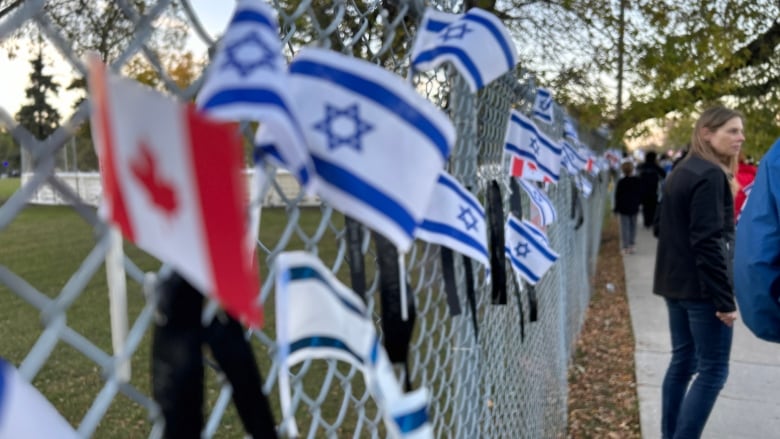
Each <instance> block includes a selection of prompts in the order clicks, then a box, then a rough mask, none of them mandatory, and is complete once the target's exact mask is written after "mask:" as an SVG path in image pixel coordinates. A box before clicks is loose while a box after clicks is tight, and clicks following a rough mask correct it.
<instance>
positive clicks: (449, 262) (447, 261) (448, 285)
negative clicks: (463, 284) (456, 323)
mask: <svg viewBox="0 0 780 439" xmlns="http://www.w3.org/2000/svg"><path fill="white" fill-rule="evenodd" d="M439 252H440V253H441V274H442V277H443V278H444V291H445V293H446V294H447V306H448V307H449V309H450V315H451V316H457V315H460V313H461V310H460V302H459V301H458V288H457V286H456V285H455V262H454V261H453V257H452V250H450V249H449V248H447V247H441V248H440V250H439Z"/></svg>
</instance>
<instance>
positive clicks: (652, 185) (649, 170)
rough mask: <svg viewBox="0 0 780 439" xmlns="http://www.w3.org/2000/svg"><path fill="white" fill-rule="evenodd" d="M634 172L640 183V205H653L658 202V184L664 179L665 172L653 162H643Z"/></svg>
mask: <svg viewBox="0 0 780 439" xmlns="http://www.w3.org/2000/svg"><path fill="white" fill-rule="evenodd" d="M636 172H637V175H639V179H640V180H641V181H642V203H644V204H646V203H655V202H656V201H657V200H658V183H660V182H661V181H662V180H663V179H664V177H666V171H664V168H662V167H660V166H658V165H657V164H656V163H655V162H653V163H648V162H644V163H642V164H640V165H639V166H637V167H636Z"/></svg>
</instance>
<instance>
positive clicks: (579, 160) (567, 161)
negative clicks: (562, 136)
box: [561, 140, 588, 175]
mask: <svg viewBox="0 0 780 439" xmlns="http://www.w3.org/2000/svg"><path fill="white" fill-rule="evenodd" d="M561 146H562V149H563V160H562V161H561V164H562V165H563V167H564V168H565V169H566V172H568V173H569V175H576V174H577V173H578V172H580V171H582V170H583V169H585V165H586V164H587V162H588V159H587V158H585V157H584V156H583V155H582V154H581V152H580V151H579V150H578V149H577V148H575V147H574V146H573V145H572V144H571V143H570V141H568V140H564V141H562V142H561Z"/></svg>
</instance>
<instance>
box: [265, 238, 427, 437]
mask: <svg viewBox="0 0 780 439" xmlns="http://www.w3.org/2000/svg"><path fill="white" fill-rule="evenodd" d="M275 264H276V336H277V338H276V342H277V346H278V350H277V356H278V360H279V364H280V365H281V371H280V373H279V395H280V399H281V405H282V416H283V418H284V420H283V424H284V425H285V427H286V428H287V431H288V434H290V435H293V436H296V437H297V428H296V426H295V422H294V421H295V420H294V413H293V412H292V407H291V398H290V382H289V379H290V373H289V368H290V367H291V366H293V365H295V364H297V363H300V362H302V361H304V360H306V359H310V358H317V359H336V360H341V361H345V362H347V363H350V364H352V365H354V366H355V367H357V368H358V369H360V370H361V372H363V378H364V380H365V382H366V388H367V389H368V390H369V392H370V393H371V395H372V397H373V398H374V400H375V401H376V403H377V406H378V407H379V408H380V410H381V411H382V413H383V417H384V419H385V423H386V425H387V427H388V431H389V432H390V436H391V437H394V438H406V439H423V438H432V437H433V428H432V427H431V425H430V423H429V422H428V414H427V408H428V405H429V401H430V395H429V393H428V391H427V389H426V388H421V389H418V390H416V391H414V392H410V393H403V391H402V390H401V385H400V383H399V382H398V380H397V379H396V377H395V374H394V373H393V368H392V364H391V363H390V360H389V358H388V357H387V353H386V352H385V350H384V348H383V347H382V343H381V342H380V340H379V337H378V334H377V332H376V327H375V326H374V322H373V320H372V317H371V313H370V312H369V311H368V309H366V306H365V304H364V303H363V301H362V300H361V299H360V297H359V296H358V295H357V294H355V292H354V291H352V290H350V289H349V288H347V287H346V286H344V285H343V284H342V283H341V282H339V281H338V279H336V277H335V276H334V275H333V273H331V271H330V270H328V268H327V267H326V266H325V265H324V264H323V263H322V261H320V260H319V259H318V258H317V257H316V256H314V255H312V254H309V253H306V252H302V251H298V252H287V253H281V254H280V255H279V256H278V257H277V258H276V262H275Z"/></svg>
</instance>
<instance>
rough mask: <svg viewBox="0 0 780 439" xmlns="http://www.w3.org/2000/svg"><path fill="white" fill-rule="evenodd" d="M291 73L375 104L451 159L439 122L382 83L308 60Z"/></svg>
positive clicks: (295, 63) (296, 64)
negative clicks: (421, 135) (425, 138)
mask: <svg viewBox="0 0 780 439" xmlns="http://www.w3.org/2000/svg"><path fill="white" fill-rule="evenodd" d="M290 73H292V74H298V75H305V76H311V77H313V78H315V79H318V80H326V81H329V82H330V83H332V84H334V85H338V86H339V87H343V88H345V89H347V90H348V91H351V92H353V93H357V94H359V95H361V96H363V97H364V98H366V99H369V100H371V101H374V102H375V103H377V104H378V105H380V106H382V107H384V109H385V110H386V111H388V112H390V113H392V114H395V115H397V116H398V117H400V118H401V119H403V120H404V121H405V122H406V123H407V124H409V126H410V127H413V128H415V129H416V130H418V131H419V132H420V133H421V134H423V135H424V136H425V137H427V138H428V139H429V140H430V141H431V142H432V143H433V144H434V145H436V147H437V148H438V150H439V153H440V154H441V156H442V157H443V158H444V159H445V160H446V159H447V157H449V155H450V147H449V144H448V143H447V136H446V135H445V134H444V133H443V132H442V131H441V130H440V129H439V128H438V127H437V126H436V123H435V122H433V121H432V120H430V119H428V118H427V117H426V116H425V114H423V113H421V112H420V110H418V109H417V108H415V107H414V106H413V105H410V104H409V102H407V101H406V100H404V99H403V98H402V97H400V96H398V95H397V94H395V93H394V92H393V91H392V90H390V89H388V88H386V87H385V86H383V85H382V84H380V83H378V82H375V81H371V80H369V79H366V78H364V77H362V76H358V75H356V74H354V73H352V72H349V71H346V70H341V69H339V68H336V67H333V66H329V65H326V64H322V63H319V62H316V61H308V60H305V59H304V60H298V61H293V62H292V63H291V64H290Z"/></svg>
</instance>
